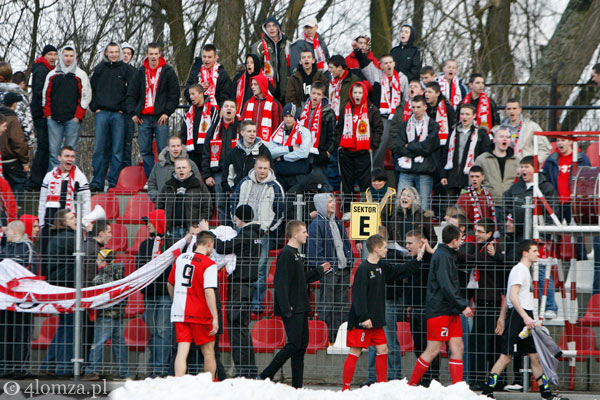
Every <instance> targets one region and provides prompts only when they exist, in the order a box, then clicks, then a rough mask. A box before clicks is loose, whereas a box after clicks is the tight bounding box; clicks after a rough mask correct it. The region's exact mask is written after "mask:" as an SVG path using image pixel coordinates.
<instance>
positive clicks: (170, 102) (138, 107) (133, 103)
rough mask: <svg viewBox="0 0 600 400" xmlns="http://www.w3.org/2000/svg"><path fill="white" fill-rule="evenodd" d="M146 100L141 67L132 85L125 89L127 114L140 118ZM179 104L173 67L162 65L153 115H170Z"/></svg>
mask: <svg viewBox="0 0 600 400" xmlns="http://www.w3.org/2000/svg"><path fill="white" fill-rule="evenodd" d="M145 98H146V73H145V67H144V66H143V65H142V66H141V67H140V68H138V70H137V71H136V73H135V74H134V80H133V84H132V85H130V86H128V87H127V98H126V108H127V113H128V114H129V115H130V116H131V117H133V116H134V115H137V116H138V117H140V118H141V117H142V111H143V110H144V101H145ZM178 104H179V80H178V79H177V74H176V73H175V70H174V69H173V67H171V66H170V65H168V64H165V65H163V67H162V71H161V74H160V78H159V79H158V88H157V91H156V99H155V102H154V115H155V116H160V115H162V114H167V115H169V116H170V115H171V114H173V112H175V109H176V108H177V105H178Z"/></svg>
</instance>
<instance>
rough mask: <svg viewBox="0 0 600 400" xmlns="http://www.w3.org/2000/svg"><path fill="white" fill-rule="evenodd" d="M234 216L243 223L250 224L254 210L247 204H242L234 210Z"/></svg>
mask: <svg viewBox="0 0 600 400" xmlns="http://www.w3.org/2000/svg"><path fill="white" fill-rule="evenodd" d="M235 216H236V217H238V218H239V219H240V220H241V221H243V222H252V220H253V219H254V210H252V207H250V206H249V205H248V204H242V205H240V206H238V207H237V208H236V209H235Z"/></svg>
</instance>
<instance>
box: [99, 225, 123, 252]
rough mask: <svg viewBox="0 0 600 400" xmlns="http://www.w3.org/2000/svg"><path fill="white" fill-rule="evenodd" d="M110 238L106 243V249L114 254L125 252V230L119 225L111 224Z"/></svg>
mask: <svg viewBox="0 0 600 400" xmlns="http://www.w3.org/2000/svg"><path fill="white" fill-rule="evenodd" d="M110 227H111V231H112V238H111V239H110V240H109V241H108V243H106V246H104V247H106V248H107V249H111V250H112V251H114V252H115V253H118V252H120V251H125V250H126V249H127V229H125V226H123V225H121V224H111V225H110Z"/></svg>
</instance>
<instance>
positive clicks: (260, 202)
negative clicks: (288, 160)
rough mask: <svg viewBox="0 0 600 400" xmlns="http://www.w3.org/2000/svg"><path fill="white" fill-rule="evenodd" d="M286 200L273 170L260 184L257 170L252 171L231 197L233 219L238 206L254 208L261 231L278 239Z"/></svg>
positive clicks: (255, 218)
mask: <svg viewBox="0 0 600 400" xmlns="http://www.w3.org/2000/svg"><path fill="white" fill-rule="evenodd" d="M284 200H285V199H284V192H283V188H282V187H281V184H280V183H279V182H277V180H276V179H275V172H273V170H269V174H268V175H267V177H266V178H265V180H264V181H262V182H258V181H257V180H256V173H255V170H254V169H251V170H250V172H249V173H248V176H247V177H245V178H244V179H242V180H241V181H240V183H238V185H237V186H236V187H235V191H234V192H233V194H232V195H231V215H232V219H233V215H234V214H235V209H236V208H237V207H238V206H240V205H242V204H248V205H250V206H251V207H252V210H253V211H254V221H255V222H258V223H260V228H261V230H262V231H264V232H268V233H269V234H271V235H275V237H277V235H278V234H279V230H280V229H282V228H283V225H284V224H283V219H284V217H285V213H284V211H285V201H284Z"/></svg>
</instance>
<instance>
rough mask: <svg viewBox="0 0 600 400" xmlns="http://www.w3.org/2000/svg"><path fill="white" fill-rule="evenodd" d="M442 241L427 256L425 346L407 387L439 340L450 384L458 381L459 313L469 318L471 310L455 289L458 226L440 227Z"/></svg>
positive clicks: (418, 377) (434, 354)
mask: <svg viewBox="0 0 600 400" xmlns="http://www.w3.org/2000/svg"><path fill="white" fill-rule="evenodd" d="M442 242H443V243H442V244H440V245H439V246H438V248H437V250H436V251H435V253H434V254H433V257H431V264H430V269H429V276H428V279H427V305H426V308H425V312H426V315H427V348H426V349H425V351H424V352H423V353H422V354H421V356H420V357H419V358H418V359H417V362H416V363H415V368H414V369H413V373H412V376H411V377H410V381H409V382H408V384H409V385H411V386H416V385H418V384H419V381H420V380H421V378H422V377H423V375H425V372H427V369H429V364H430V363H431V361H432V360H433V359H434V358H435V357H437V355H438V354H439V353H440V351H441V350H442V344H443V342H449V343H448V347H449V348H450V360H449V361H450V362H449V369H450V378H451V379H452V384H455V383H457V382H460V381H462V375H463V363H462V355H463V350H464V344H463V340H462V324H461V321H460V314H461V313H462V314H464V316H465V317H472V316H473V311H472V310H471V308H470V307H469V306H468V304H467V301H466V300H465V298H464V297H463V296H461V294H460V290H459V283H458V269H457V267H456V252H457V250H458V249H459V248H460V245H461V244H462V234H461V232H460V229H459V228H457V227H456V226H454V225H447V226H446V227H445V228H444V229H443V230H442Z"/></svg>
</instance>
